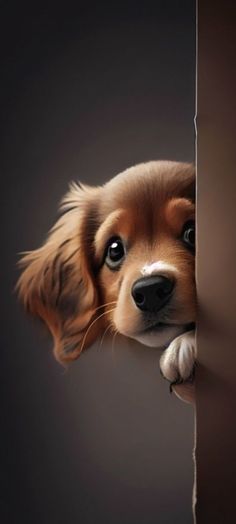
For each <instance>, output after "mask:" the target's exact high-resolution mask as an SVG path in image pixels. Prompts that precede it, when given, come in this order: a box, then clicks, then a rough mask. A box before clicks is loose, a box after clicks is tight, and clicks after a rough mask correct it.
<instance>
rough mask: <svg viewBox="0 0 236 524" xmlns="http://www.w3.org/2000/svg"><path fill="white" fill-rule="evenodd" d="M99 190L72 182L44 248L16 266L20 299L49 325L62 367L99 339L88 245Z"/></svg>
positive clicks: (94, 219) (94, 223)
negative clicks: (20, 271)
mask: <svg viewBox="0 0 236 524" xmlns="http://www.w3.org/2000/svg"><path fill="white" fill-rule="evenodd" d="M100 190H101V188H90V187H88V186H81V185H77V184H74V183H73V184H72V185H71V186H70V191H69V192H68V193H67V195H66V196H65V198H64V199H63V201H62V205H61V212H62V215H61V216H60V218H59V220H58V221H57V222H56V224H55V226H54V227H53V228H52V229H51V231H50V232H49V235H48V238H47V240H46V242H45V244H44V245H43V246H42V247H41V248H39V249H37V250H35V251H31V252H27V253H26V254H24V256H23V258H22V259H21V260H20V263H19V264H20V266H21V267H23V268H24V271H23V273H22V275H21V276H20V278H19V281H18V283H17V290H18V292H19V296H20V298H21V300H22V301H23V303H24V305H25V307H26V308H27V310H28V311H29V312H31V313H32V314H33V315H35V316H39V317H40V318H41V319H42V320H43V321H44V322H45V323H46V325H47V326H48V328H49V330H50V331H51V333H52V335H53V338H54V354H55V357H56V358H57V360H59V361H60V362H68V361H71V360H74V359H76V358H77V357H78V356H79V355H80V353H81V351H82V349H83V348H85V347H88V346H89V345H91V344H92V342H93V341H94V340H95V338H96V337H97V336H98V330H99V322H95V323H94V325H93V326H91V323H92V322H93V316H94V314H95V311H96V309H97V306H98V292H97V290H96V287H95V282H94V276H93V271H92V242H93V238H94V234H95V231H96V226H97V222H96V216H97V212H96V211H97V205H98V199H99V194H100ZM90 326H91V329H90Z"/></svg>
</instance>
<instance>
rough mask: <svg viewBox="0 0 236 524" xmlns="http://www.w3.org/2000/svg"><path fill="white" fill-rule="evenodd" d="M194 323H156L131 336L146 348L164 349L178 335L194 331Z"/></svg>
mask: <svg viewBox="0 0 236 524" xmlns="http://www.w3.org/2000/svg"><path fill="white" fill-rule="evenodd" d="M194 327H195V323H194V322H189V323H188V324H174V323H171V322H156V323H153V324H151V325H149V326H147V327H146V328H145V329H143V330H142V331H140V332H139V333H136V334H135V335H133V336H132V338H135V339H136V340H138V341H139V342H141V344H144V345H146V346H151V347H156V348H159V349H165V348H166V347H168V345H169V344H170V342H171V341H172V340H174V339H175V338H176V337H178V336H179V335H182V334H183V333H186V332H187V331H191V330H192V329H194Z"/></svg>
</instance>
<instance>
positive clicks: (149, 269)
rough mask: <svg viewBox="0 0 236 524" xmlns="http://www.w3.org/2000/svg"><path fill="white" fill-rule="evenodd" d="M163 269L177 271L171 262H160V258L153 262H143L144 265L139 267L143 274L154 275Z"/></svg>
mask: <svg viewBox="0 0 236 524" xmlns="http://www.w3.org/2000/svg"><path fill="white" fill-rule="evenodd" d="M163 271H171V272H175V273H177V272H178V269H177V268H176V267H175V266H174V265H173V264H168V262H162V261H161V260H158V262H153V263H152V264H145V266H143V267H142V269H141V273H142V275H143V276H150V275H155V274H157V273H161V272H163Z"/></svg>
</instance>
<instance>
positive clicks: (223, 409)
mask: <svg viewBox="0 0 236 524" xmlns="http://www.w3.org/2000/svg"><path fill="white" fill-rule="evenodd" d="M235 15H236V10H235V7H234V6H233V3H230V2H226V3H224V4H223V3H221V4H220V3H218V4H217V3H215V4H214V9H212V3H211V2H206V1H204V0H199V2H198V82H197V84H198V85H197V88H198V97H197V98H198V102H197V105H198V109H197V134H198V139H197V186H198V191H197V192H198V211H197V213H198V257H197V283H198V296H199V328H198V361H199V365H198V372H197V449H196V461H197V491H198V496H197V508H196V514H197V523H198V524H202V523H207V524H208V523H209V522H214V523H215V524H217V523H221V522H224V523H232V522H234V521H235V474H236V459H235V441H236V421H235V413H236V380H235V369H236V353H235V334H236V333H235V311H236V299H235V296H236V295H235V291H236V287H235V267H236V242H235V195H236V176H235V163H236V148H235V136H236V135H235V133H236V119H235V91H236V75H235V51H236V45H235V44H236V37H235V29H236V24H235V20H236V18H235Z"/></svg>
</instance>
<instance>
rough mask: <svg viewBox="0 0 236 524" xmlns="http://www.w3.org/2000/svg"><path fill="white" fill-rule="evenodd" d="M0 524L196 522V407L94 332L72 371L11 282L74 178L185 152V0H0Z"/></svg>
mask: <svg viewBox="0 0 236 524" xmlns="http://www.w3.org/2000/svg"><path fill="white" fill-rule="evenodd" d="M1 26H2V28H1V50H2V52H3V61H2V66H1V73H2V74H1V76H2V80H1V86H0V89H1V99H0V101H1V106H2V117H1V131H2V133H1V146H2V154H1V194H2V199H1V204H2V205H1V213H2V218H1V224H2V238H1V247H2V251H1V252H2V256H1V259H2V260H3V261H4V268H3V270H2V271H1V276H2V283H1V299H2V314H1V317H2V329H1V333H2V335H3V336H2V343H1V346H2V347H1V374H2V378H1V387H2V394H1V399H2V408H1V419H2V424H1V426H2V429H1V455H2V457H1V481H2V487H1V522H3V523H14V524H15V523H17V524H18V523H21V522H24V523H30V524H31V523H34V524H41V523H45V524H49V523H50V524H53V523H55V524H61V523H63V524H64V523H68V524H72V523H74V522H80V523H82V524H95V523H96V524H97V523H103V524H106V523H111V522H112V523H114V524H121V523H122V524H126V523H127V524H144V523H145V524H154V523H157V522H158V523H159V524H173V522H177V521H179V522H181V523H182V524H189V523H191V522H192V515H191V496H192V483H193V465H192V448H193V410H192V408H191V407H190V406H188V405H186V404H184V403H182V402H180V401H179V400H178V399H177V398H175V397H173V396H171V395H170V394H169V392H168V385H167V384H166V382H165V381H163V380H162V379H161V377H160V375H159V370H158V360H159V356H160V355H159V354H158V353H157V352H156V351H155V350H153V349H147V348H145V347H142V346H139V345H138V344H137V347H136V348H134V346H133V345H131V344H129V343H126V342H125V341H118V340H117V342H116V343H115V346H114V349H113V350H111V347H110V345H109V344H106V343H104V345H103V346H102V347H101V348H100V347H99V344H97V345H96V346H95V347H93V348H92V349H90V350H89V351H88V352H85V353H84V354H83V355H82V357H81V358H80V359H79V360H78V361H77V362H76V363H74V364H73V365H72V366H71V367H70V368H69V369H68V370H67V371H64V369H63V368H62V367H61V366H60V365H59V364H58V363H56V362H55V360H54V359H53V356H52V353H51V351H50V348H51V341H50V340H49V338H48V337H47V336H46V335H45V333H44V331H42V329H41V327H40V326H39V325H38V324H37V323H34V322H33V321H32V319H29V318H27V317H26V316H25V314H24V313H23V311H22V309H21V307H20V306H19V304H18V303H17V301H16V297H15V296H14V294H13V288H14V285H15V282H16V278H17V270H16V261H17V253H18V252H19V251H23V250H28V249H33V248H36V247H38V246H39V244H40V242H42V240H43V239H44V238H45V234H46V231H47V230H48V229H49V227H50V226H51V225H52V224H53V221H54V220H55V217H56V208H57V204H58V201H59V200H60V198H61V196H62V195H63V193H64V192H65V191H66V189H67V185H68V182H69V181H70V180H72V179H80V180H81V181H83V182H86V183H90V184H99V183H102V182H104V181H105V180H107V179H109V178H110V177H112V176H113V175H115V174H116V173H117V172H119V171H121V170H123V169H125V168H126V167H128V166H130V165H133V164H135V163H137V162H140V161H145V160H151V159H164V158H168V159H175V160H187V161H193V160H194V125H193V118H194V110H195V108H194V106H195V101H194V97H195V2H194V1H190V0H186V1H178V2H177V1H169V0H168V1H167V0H165V1H160V0H159V1H158V0H157V1H156V2H155V3H153V4H152V3H148V4H146V3H144V2H133V3H132V2H126V3H124V4H121V3H119V4H118V3H115V4H114V5H113V6H111V5H105V3H102V4H98V3H96V4H92V3H86V4H85V3H82V2H78V3H77V7H76V8H74V7H72V6H71V5H70V4H69V3H68V2H67V3H64V6H63V7H59V6H58V5H57V6H56V5H55V6H54V7H53V6H51V7H50V8H49V7H43V5H42V4H39V3H37V2H34V3H31V5H30V4H29V5H27V6H26V5H25V6H24V4H22V3H20V2H15V3H14V2H11V3H10V2H8V3H5V2H2V3H1Z"/></svg>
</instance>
